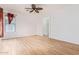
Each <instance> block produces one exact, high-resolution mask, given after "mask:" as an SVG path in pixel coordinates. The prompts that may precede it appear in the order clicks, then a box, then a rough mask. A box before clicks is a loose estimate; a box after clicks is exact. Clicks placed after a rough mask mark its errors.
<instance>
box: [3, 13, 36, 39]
mask: <svg viewBox="0 0 79 59" xmlns="http://www.w3.org/2000/svg"><path fill="white" fill-rule="evenodd" d="M15 19H16V31H15V32H14V33H6V32H5V36H4V38H12V37H23V36H30V35H36V33H37V32H36V26H37V25H36V23H37V17H36V16H32V15H31V14H30V15H29V16H28V15H25V14H24V15H23V14H17V16H16V18H15Z"/></svg>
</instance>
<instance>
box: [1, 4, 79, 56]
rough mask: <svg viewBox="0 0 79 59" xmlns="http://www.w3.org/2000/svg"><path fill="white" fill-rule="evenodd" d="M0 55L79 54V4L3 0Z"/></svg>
mask: <svg viewBox="0 0 79 59" xmlns="http://www.w3.org/2000/svg"><path fill="white" fill-rule="evenodd" d="M0 55H79V4H0Z"/></svg>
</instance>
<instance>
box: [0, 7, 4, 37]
mask: <svg viewBox="0 0 79 59" xmlns="http://www.w3.org/2000/svg"><path fill="white" fill-rule="evenodd" d="M0 37H3V9H2V8H0Z"/></svg>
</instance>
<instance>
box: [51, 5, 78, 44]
mask: <svg viewBox="0 0 79 59" xmlns="http://www.w3.org/2000/svg"><path fill="white" fill-rule="evenodd" d="M55 7H56V8H57V9H56V10H54V12H53V13H52V15H53V17H54V18H53V19H52V23H51V25H52V27H51V32H52V34H51V38H56V39H59V40H63V41H68V42H72V43H76V44H79V5H55ZM52 15H51V16H52Z"/></svg>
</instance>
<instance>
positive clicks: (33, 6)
mask: <svg viewBox="0 0 79 59" xmlns="http://www.w3.org/2000/svg"><path fill="white" fill-rule="evenodd" d="M31 7H32V8H25V9H31V11H30V13H31V12H33V11H35V12H36V13H39V10H43V8H41V7H36V5H35V4H32V5H31ZM27 11H28V10H27Z"/></svg>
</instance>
